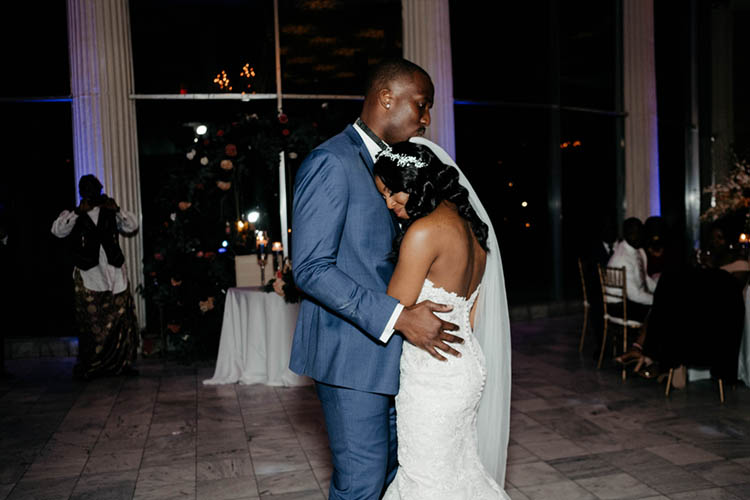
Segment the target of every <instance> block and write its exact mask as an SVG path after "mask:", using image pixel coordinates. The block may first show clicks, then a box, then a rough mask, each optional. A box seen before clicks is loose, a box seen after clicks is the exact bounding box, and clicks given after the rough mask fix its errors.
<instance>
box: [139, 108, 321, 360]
mask: <svg viewBox="0 0 750 500" xmlns="http://www.w3.org/2000/svg"><path fill="white" fill-rule="evenodd" d="M191 139H192V138H191ZM322 140H323V137H322V136H321V134H320V132H319V131H318V129H317V124H316V123H315V121H314V120H311V119H308V120H302V119H299V120H293V119H291V118H289V117H288V116H287V115H285V114H277V113H276V111H275V110H273V111H272V112H271V114H270V115H268V116H262V115H259V114H257V113H246V114H242V115H240V116H238V117H237V118H236V119H235V120H234V121H232V122H231V123H226V124H222V125H221V126H209V127H208V130H207V132H206V133H205V134H203V135H196V136H195V139H194V140H193V141H192V142H190V143H189V144H188V145H187V146H185V149H184V151H185V153H184V156H183V158H182V160H181V161H179V162H177V164H175V166H174V168H173V169H172V170H171V171H170V172H169V174H168V175H167V178H166V179H165V180H164V182H162V183H161V186H162V188H161V189H160V191H159V193H158V195H157V196H156V198H155V199H153V200H150V201H151V202H152V204H153V206H154V208H153V210H152V212H154V211H155V212H156V213H152V214H151V215H150V217H149V219H150V220H151V221H152V222H151V223H150V224H149V226H147V227H145V228H144V229H145V230H146V232H145V235H146V239H145V246H146V249H145V250H146V251H145V252H144V253H145V255H146V257H145V258H144V275H145V276H144V277H145V281H144V284H143V285H142V286H141V287H139V292H140V293H141V294H143V296H144V297H145V298H146V300H147V304H148V305H149V306H154V307H149V310H148V313H149V317H150V319H149V326H150V327H151V329H152V331H153V329H154V328H153V326H155V325H156V324H158V325H159V328H158V329H159V331H162V330H164V331H165V332H166V337H167V346H161V348H162V349H166V348H167V347H168V350H169V351H172V353H173V354H176V355H177V357H178V358H180V359H182V360H184V361H187V362H191V361H194V360H196V359H211V358H213V357H215V355H216V352H217V350H218V343H219V337H220V332H221V319H222V314H223V306H224V298H225V295H226V291H227V289H228V288H230V287H233V286H235V272H234V257H235V256H236V255H242V254H250V253H253V252H254V251H255V239H254V237H252V236H251V237H250V238H248V231H246V230H244V231H243V230H242V229H241V228H240V227H238V226H240V225H239V224H238V221H241V220H242V217H243V214H244V213H246V212H247V211H249V210H250V209H251V208H253V207H256V206H257V207H266V206H267V207H269V208H270V207H273V206H274V204H275V203H278V202H277V201H275V199H274V193H275V189H273V186H278V180H277V176H278V174H277V170H278V162H279V153H281V152H282V151H283V152H285V154H286V155H287V158H288V161H291V163H292V164H293V163H294V161H295V160H296V159H297V158H299V159H300V160H301V159H302V158H304V157H305V156H306V155H307V153H308V152H309V151H310V150H311V149H312V148H313V147H314V146H315V145H317V144H318V143H320V142H322ZM269 188H270V189H269ZM271 210H273V208H271ZM154 220H156V221H157V223H156V224H155V223H154V222H153V221H154ZM287 279H288V281H287V282H288V283H292V280H291V272H290V273H289V274H288V277H287ZM286 289H287V290H288V291H287V292H286V293H287V297H285V298H287V301H289V300H291V298H292V297H293V296H294V290H295V288H294V287H293V285H292V286H291V287H289V286H287V288H286Z"/></svg>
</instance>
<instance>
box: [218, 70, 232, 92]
mask: <svg viewBox="0 0 750 500" xmlns="http://www.w3.org/2000/svg"><path fill="white" fill-rule="evenodd" d="M214 83H215V84H217V85H218V86H219V89H220V90H224V89H225V88H226V89H228V90H232V87H231V85H229V77H228V76H227V72H226V71H224V70H221V73H219V74H218V75H216V78H214Z"/></svg>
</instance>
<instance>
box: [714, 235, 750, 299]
mask: <svg viewBox="0 0 750 500" xmlns="http://www.w3.org/2000/svg"><path fill="white" fill-rule="evenodd" d="M727 236H729V238H731V240H730V241H732V240H733V241H738V240H739V232H738V231H732V230H731V229H729V228H728V227H724V225H723V224H721V223H718V222H717V223H714V224H713V225H712V226H711V229H710V232H709V237H708V242H707V245H706V247H707V249H708V251H707V252H706V259H705V262H704V264H705V266H706V267H710V268H713V269H723V270H724V271H726V272H728V273H730V274H731V275H732V276H734V277H735V278H736V279H737V280H738V281H739V282H740V284H742V286H743V287H744V286H745V285H746V284H747V280H748V277H749V275H750V264H749V263H748V260H747V258H746V257H745V256H743V255H741V253H740V251H739V250H740V249H738V248H736V247H735V246H734V245H731V244H730V243H729V241H727V239H728V238H727Z"/></svg>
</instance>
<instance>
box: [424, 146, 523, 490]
mask: <svg viewBox="0 0 750 500" xmlns="http://www.w3.org/2000/svg"><path fill="white" fill-rule="evenodd" d="M410 140H411V141H412V142H416V143H419V144H423V145H425V146H427V147H429V148H430V149H431V150H432V151H433V152H434V153H435V155H437V157H438V158H439V159H440V161H442V162H443V163H445V164H446V165H452V166H454V167H455V168H456V169H457V170H458V175H459V182H460V183H461V185H463V186H464V187H465V188H466V189H467V191H469V201H470V202H471V206H472V207H473V208H474V210H475V211H476V213H477V215H479V218H480V219H482V220H483V221H484V222H485V223H486V224H487V226H488V227H489V237H488V238H487V246H488V248H489V252H488V253H487V264H486V266H485V270H484V277H483V278H482V288H481V290H480V292H479V299H478V300H479V304H478V309H477V313H476V317H475V320H474V335H475V336H476V337H477V340H479V343H480V345H481V346H482V350H483V351H484V356H485V359H486V365H487V382H486V384H485V386H484V394H483V395H482V401H481V403H480V405H479V414H478V416H477V431H478V435H479V456H480V458H481V459H482V464H483V465H484V466H485V468H486V469H487V472H489V473H490V475H492V477H494V478H495V480H496V481H497V483H498V484H499V485H500V488H503V487H504V485H505V464H506V460H507V457H508V435H509V425H510V319H509V316H508V300H507V297H506V295H505V279H504V278H503V263H502V261H501V259H500V247H499V246H498V243H497V236H496V235H495V230H494V228H493V227H492V222H491V221H490V217H489V215H488V214H487V211H486V210H485V209H484V207H483V206H482V203H481V202H480V201H479V198H478V197H477V194H476V192H475V191H474V189H473V188H472V187H471V184H470V183H469V181H468V179H466V176H465V175H464V174H463V172H461V169H460V168H458V165H456V162H455V161H453V158H451V157H450V155H449V154H448V153H446V152H445V150H444V149H443V148H441V147H440V146H438V145H437V144H435V143H434V142H431V141H429V140H427V139H425V138H423V137H412V138H411V139H410Z"/></svg>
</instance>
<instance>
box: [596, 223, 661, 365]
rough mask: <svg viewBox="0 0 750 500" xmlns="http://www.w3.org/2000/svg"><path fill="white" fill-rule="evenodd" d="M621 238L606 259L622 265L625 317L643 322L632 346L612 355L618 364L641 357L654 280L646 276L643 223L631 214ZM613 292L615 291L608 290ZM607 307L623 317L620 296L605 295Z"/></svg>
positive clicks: (610, 265) (617, 265)
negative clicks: (609, 256)
mask: <svg viewBox="0 0 750 500" xmlns="http://www.w3.org/2000/svg"><path fill="white" fill-rule="evenodd" d="M622 231H623V236H624V240H622V241H620V242H619V243H618V244H617V245H616V246H615V253H614V255H612V258H611V259H609V263H608V264H607V266H608V267H624V268H625V278H626V283H625V291H626V293H627V310H628V320H635V321H639V322H641V323H644V327H643V328H641V332H640V335H639V338H638V340H637V341H636V342H634V343H633V345H632V348H631V349H630V350H629V351H628V352H626V353H625V354H624V355H622V356H618V357H617V358H615V361H617V362H618V363H626V364H627V363H631V362H635V361H638V360H639V359H640V357H641V342H642V339H643V337H644V336H645V322H646V318H647V316H648V313H649V310H650V308H651V304H652V303H653V300H654V294H653V290H654V289H655V288H656V281H655V280H654V279H653V278H651V277H650V276H649V275H648V272H647V269H646V263H647V257H646V252H645V251H644V250H643V248H642V247H643V223H642V222H641V221H640V220H639V219H637V218H635V217H631V218H629V219H627V220H626V221H625V222H624V223H623V225H622ZM611 293H614V294H616V293H617V291H616V290H611ZM607 304H608V306H607V308H608V310H609V313H610V314H611V315H613V316H622V299H617V298H616V297H611V296H608V297H607Z"/></svg>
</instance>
